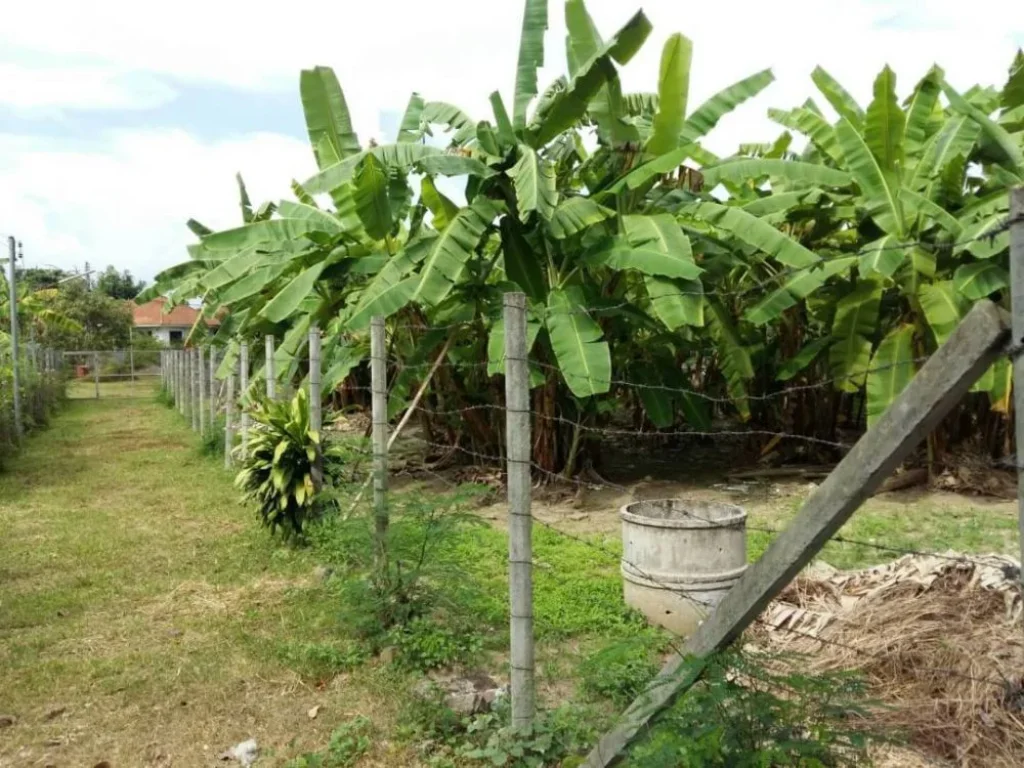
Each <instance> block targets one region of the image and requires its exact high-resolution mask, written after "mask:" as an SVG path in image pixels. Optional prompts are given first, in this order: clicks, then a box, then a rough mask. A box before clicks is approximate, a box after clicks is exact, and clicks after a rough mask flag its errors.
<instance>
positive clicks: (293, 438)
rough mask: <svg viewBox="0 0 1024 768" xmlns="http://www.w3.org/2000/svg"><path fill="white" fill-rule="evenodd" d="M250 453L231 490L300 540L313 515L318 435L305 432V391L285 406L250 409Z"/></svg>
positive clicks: (268, 523) (307, 427) (286, 534)
mask: <svg viewBox="0 0 1024 768" xmlns="http://www.w3.org/2000/svg"><path fill="white" fill-rule="evenodd" d="M251 415H252V427H251V429H250V430H249V450H248V453H247V455H246V456H245V457H244V459H243V460H242V470H241V471H240V472H239V473H238V477H237V478H236V479H235V485H236V486H237V487H238V488H239V489H240V490H241V491H242V494H243V497H244V498H245V499H246V500H249V501H255V502H256V503H257V504H258V505H259V512H260V518H261V519H262V521H263V524H264V525H265V526H266V527H268V528H270V530H271V533H276V532H278V531H280V532H281V534H282V535H283V536H284V537H285V538H290V539H295V538H301V536H302V532H303V525H304V524H305V522H306V520H307V519H308V518H309V517H311V516H312V515H313V511H314V501H315V498H314V497H315V483H314V474H316V473H317V472H319V470H318V469H317V467H316V461H317V454H318V452H319V450H320V435H319V433H318V432H316V431H315V430H313V429H311V428H310V425H309V403H308V402H307V400H306V393H305V391H304V390H299V391H298V392H297V393H296V394H295V397H293V398H292V400H291V401H290V402H276V401H272V400H270V401H267V400H265V401H263V402H261V403H259V404H258V405H257V406H256V407H255V408H253V409H252V414H251Z"/></svg>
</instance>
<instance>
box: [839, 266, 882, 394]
mask: <svg viewBox="0 0 1024 768" xmlns="http://www.w3.org/2000/svg"><path fill="white" fill-rule="evenodd" d="M881 303H882V283H881V282H880V281H875V280H870V279H866V278H861V279H860V280H859V281H858V282H857V285H856V286H855V287H854V289H853V290H852V291H850V292H849V293H847V294H846V295H845V296H843V297H842V298H841V299H839V301H838V303H837V304H836V315H835V319H834V320H833V321H832V338H833V344H832V347H831V349H829V364H830V366H831V369H832V375H833V376H834V377H835V379H836V388H837V389H839V390H842V391H844V392H856V391H857V390H858V389H859V388H860V387H861V386H862V385H863V384H864V373H865V371H867V370H868V366H869V364H870V362H871V341H870V339H871V337H872V336H873V335H874V333H875V329H876V328H877V325H878V309H879V307H880V306H881Z"/></svg>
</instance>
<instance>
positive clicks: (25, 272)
mask: <svg viewBox="0 0 1024 768" xmlns="http://www.w3.org/2000/svg"><path fill="white" fill-rule="evenodd" d="M71 276H72V275H71V273H70V272H66V271H65V270H63V269H56V268H49V267H29V268H28V269H19V270H18V273H17V275H16V280H15V282H16V283H17V284H18V287H19V288H24V289H27V290H28V291H30V292H33V291H39V290H44V289H46V288H55V287H56V286H58V285H60V282H61V280H66V279H67V278H69V277H71Z"/></svg>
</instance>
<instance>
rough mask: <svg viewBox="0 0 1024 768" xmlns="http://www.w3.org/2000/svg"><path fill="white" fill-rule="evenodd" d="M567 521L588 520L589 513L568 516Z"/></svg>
mask: <svg viewBox="0 0 1024 768" xmlns="http://www.w3.org/2000/svg"><path fill="white" fill-rule="evenodd" d="M569 519H570V520H589V519H590V513H589V512H577V513H576V514H574V515H569Z"/></svg>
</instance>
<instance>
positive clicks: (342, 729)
mask: <svg viewBox="0 0 1024 768" xmlns="http://www.w3.org/2000/svg"><path fill="white" fill-rule="evenodd" d="M372 726H373V724H372V723H371V722H370V720H369V719H368V718H366V717H363V716H362V715H357V716H356V717H354V718H352V719H351V720H349V721H348V722H347V723H343V724H342V725H340V726H338V727H337V728H336V729H335V730H334V732H333V733H332V734H331V741H330V744H328V745H327V750H326V751H325V752H315V753H314V752H310V753H307V754H305V755H302V756H301V757H297V758H295V759H294V760H290V761H289V762H288V763H287V764H286V766H285V768H349V766H353V765H355V764H356V763H357V762H359V759H360V758H361V757H362V756H363V755H365V754H366V753H367V752H368V751H369V749H370V745H371V744H372V742H371V741H370V730H371V728H372Z"/></svg>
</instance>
